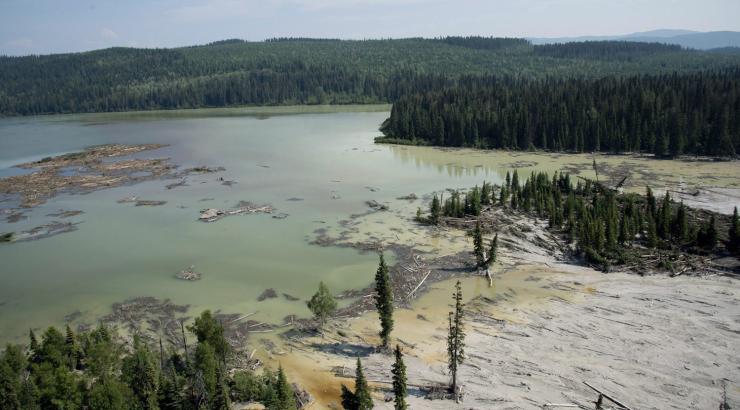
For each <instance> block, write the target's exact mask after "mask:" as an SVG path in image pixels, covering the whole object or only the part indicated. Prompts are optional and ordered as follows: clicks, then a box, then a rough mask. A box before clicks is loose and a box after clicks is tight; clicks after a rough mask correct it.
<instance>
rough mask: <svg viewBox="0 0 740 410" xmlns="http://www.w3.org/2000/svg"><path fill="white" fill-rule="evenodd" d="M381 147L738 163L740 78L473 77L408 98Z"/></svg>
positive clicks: (715, 74)
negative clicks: (714, 158) (597, 154)
mask: <svg viewBox="0 0 740 410" xmlns="http://www.w3.org/2000/svg"><path fill="white" fill-rule="evenodd" d="M381 130H382V131H383V133H384V134H385V135H386V138H381V139H379V141H389V142H401V143H411V144H428V145H439V146H454V147H477V148H503V149H514V150H527V149H543V150H551V151H558V152H560V151H567V152H593V151H596V152H613V153H620V152H646V153H653V154H655V155H656V156H659V157H675V156H678V155H682V154H696V155H710V156H727V157H732V156H735V155H736V154H737V150H738V149H740V69H738V68H734V69H727V70H720V71H708V72H698V73H685V74H676V73H674V74H659V75H640V76H631V77H615V76H609V77H604V78H599V79H588V78H568V79H563V78H554V77H551V78H546V79H543V80H537V79H534V80H533V79H523V78H511V77H510V78H503V79H502V78H498V77H467V78H464V79H462V80H460V81H459V82H458V84H456V85H455V86H452V87H440V88H438V89H435V90H432V91H426V92H420V93H414V94H410V95H406V96H403V97H401V98H400V99H399V100H398V101H396V102H395V104H394V105H393V109H392V111H391V116H390V118H389V119H388V120H387V121H386V122H385V123H384V124H383V126H382V128H381Z"/></svg>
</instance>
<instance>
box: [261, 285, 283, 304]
mask: <svg viewBox="0 0 740 410" xmlns="http://www.w3.org/2000/svg"><path fill="white" fill-rule="evenodd" d="M277 296H278V295H277V292H276V291H275V289H273V288H269V289H265V290H264V291H263V292H262V293H261V294H260V295H259V296H258V297H257V301H258V302H262V301H263V300H266V299H274V298H276V297H277Z"/></svg>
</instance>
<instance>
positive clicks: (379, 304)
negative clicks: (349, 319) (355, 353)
mask: <svg viewBox="0 0 740 410" xmlns="http://www.w3.org/2000/svg"><path fill="white" fill-rule="evenodd" d="M375 307H376V308H377V310H378V315H379V316H380V328H381V330H380V339H381V340H382V345H383V347H388V343H389V341H390V336H391V331H393V291H392V290H391V282H390V277H389V276H388V266H386V264H385V258H384V257H383V253H381V254H380V263H379V264H378V270H377V272H376V273H375Z"/></svg>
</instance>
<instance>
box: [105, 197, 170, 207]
mask: <svg viewBox="0 0 740 410" xmlns="http://www.w3.org/2000/svg"><path fill="white" fill-rule="evenodd" d="M116 202H118V203H119V204H129V203H133V204H134V206H161V205H164V204H166V203H167V201H153V200H150V199H139V197H137V196H129V197H126V198H121V199H119V200H118V201H116Z"/></svg>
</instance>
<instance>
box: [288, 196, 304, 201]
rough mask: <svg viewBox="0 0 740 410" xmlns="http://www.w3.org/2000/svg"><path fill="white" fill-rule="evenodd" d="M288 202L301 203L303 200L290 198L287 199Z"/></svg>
mask: <svg viewBox="0 0 740 410" xmlns="http://www.w3.org/2000/svg"><path fill="white" fill-rule="evenodd" d="M286 201H291V202H299V201H303V198H297V197H290V198H288V199H286Z"/></svg>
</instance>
